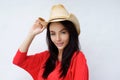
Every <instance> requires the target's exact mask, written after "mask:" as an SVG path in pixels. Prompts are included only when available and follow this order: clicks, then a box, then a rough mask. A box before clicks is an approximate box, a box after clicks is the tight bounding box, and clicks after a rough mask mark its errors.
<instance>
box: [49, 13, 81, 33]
mask: <svg viewBox="0 0 120 80" xmlns="http://www.w3.org/2000/svg"><path fill="white" fill-rule="evenodd" d="M65 20H68V21H71V22H72V23H73V24H74V25H75V28H76V30H77V33H78V35H79V34H80V24H79V21H78V20H77V18H76V16H75V15H74V14H70V15H69V16H67V17H62V18H60V16H59V17H58V18H54V19H50V20H49V21H48V23H50V22H59V21H65Z"/></svg>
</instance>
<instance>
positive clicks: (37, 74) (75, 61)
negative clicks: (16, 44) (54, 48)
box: [13, 50, 88, 80]
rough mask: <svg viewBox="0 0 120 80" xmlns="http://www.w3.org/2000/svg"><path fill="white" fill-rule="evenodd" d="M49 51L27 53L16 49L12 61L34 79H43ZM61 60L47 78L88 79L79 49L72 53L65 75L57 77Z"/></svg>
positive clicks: (83, 59)
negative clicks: (33, 53)
mask: <svg viewBox="0 0 120 80" xmlns="http://www.w3.org/2000/svg"><path fill="white" fill-rule="evenodd" d="M49 55H50V54H49V51H44V52H41V53H37V54H35V55H29V56H28V55H27V52H24V53H23V52H21V51H20V50H18V51H17V53H16V55H15V57H14V59H13V63H14V64H15V65H17V66H19V67H21V68H23V69H25V70H26V71H27V72H29V73H30V74H31V76H32V77H33V79H34V80H44V79H43V78H42V74H43V71H44V69H43V66H44V64H45V62H46V60H47V59H48V57H49ZM60 64H61V62H57V64H56V68H55V69H54V70H53V71H52V72H51V73H50V74H49V76H48V78H47V80H88V66H87V64H86V58H85V56H84V54H83V53H82V52H81V51H79V53H78V54H77V53H76V52H75V53H74V55H73V57H72V60H71V63H70V67H69V69H68V72H67V75H66V77H65V78H64V79H62V78H59V75H60V73H59V69H60Z"/></svg>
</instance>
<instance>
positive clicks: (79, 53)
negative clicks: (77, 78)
mask: <svg viewBox="0 0 120 80" xmlns="http://www.w3.org/2000/svg"><path fill="white" fill-rule="evenodd" d="M72 61H75V62H78V63H86V57H85V55H84V53H83V52H82V51H77V52H75V53H74V55H73V60H72Z"/></svg>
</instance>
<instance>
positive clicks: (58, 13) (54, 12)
mask: <svg viewBox="0 0 120 80" xmlns="http://www.w3.org/2000/svg"><path fill="white" fill-rule="evenodd" d="M68 16H69V13H68V11H67V10H66V9H65V7H64V6H63V5H61V4H58V5H54V6H53V7H52V9H51V13H50V18H49V21H51V20H55V19H64V18H67V17H68Z"/></svg>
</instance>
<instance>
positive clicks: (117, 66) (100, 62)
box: [0, 0, 120, 80]
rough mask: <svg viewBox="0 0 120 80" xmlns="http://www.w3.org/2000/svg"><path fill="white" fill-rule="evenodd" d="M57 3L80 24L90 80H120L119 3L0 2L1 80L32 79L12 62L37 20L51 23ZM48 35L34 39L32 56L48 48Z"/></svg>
mask: <svg viewBox="0 0 120 80" xmlns="http://www.w3.org/2000/svg"><path fill="white" fill-rule="evenodd" d="M57 3H62V4H64V5H65V7H66V8H67V10H68V11H69V12H72V13H74V14H75V15H76V16H77V17H78V19H79V21H80V25H81V34H80V36H79V39H80V43H81V48H82V51H83V52H84V54H85V56H86V58H87V62H88V66H89V78H90V80H120V0H76V1H75V0H43V1H42V0H0V80H33V79H32V77H31V76H30V75H29V74H28V73H27V72H26V71H24V70H23V69H21V68H19V67H17V66H15V65H13V64H12V60H13V57H14V55H15V53H16V51H17V49H18V47H19V45H20V44H21V43H22V41H23V40H24V38H25V37H26V35H27V33H28V31H29V29H30V27H31V26H32V25H33V23H34V21H35V20H36V19H37V18H38V17H40V16H41V17H43V18H45V19H46V20H48V18H49V13H50V9H51V6H52V5H53V4H57ZM45 33H46V31H44V32H43V33H42V34H40V35H38V36H37V37H36V38H35V39H34V41H33V43H32V45H31V47H30V50H29V54H33V53H35V52H39V51H43V50H46V49H47V45H46V37H45V36H46V35H45Z"/></svg>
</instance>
